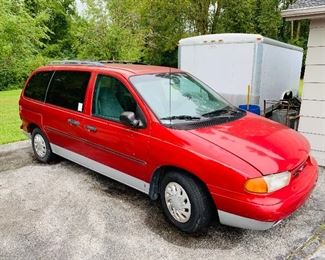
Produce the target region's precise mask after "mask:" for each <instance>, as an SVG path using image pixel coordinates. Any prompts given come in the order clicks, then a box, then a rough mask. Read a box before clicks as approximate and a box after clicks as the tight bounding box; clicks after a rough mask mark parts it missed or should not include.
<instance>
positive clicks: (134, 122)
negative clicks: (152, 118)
mask: <svg viewBox="0 0 325 260" xmlns="http://www.w3.org/2000/svg"><path fill="white" fill-rule="evenodd" d="M120 121H121V123H122V124H123V125H127V126H131V127H139V126H140V124H141V121H140V120H138V119H136V118H135V114H134V112H130V111H125V112H122V113H121V115H120Z"/></svg>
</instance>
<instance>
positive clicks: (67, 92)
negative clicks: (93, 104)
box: [46, 71, 90, 112]
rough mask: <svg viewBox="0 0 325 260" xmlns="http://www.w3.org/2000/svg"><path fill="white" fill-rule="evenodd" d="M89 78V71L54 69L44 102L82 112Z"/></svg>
mask: <svg viewBox="0 0 325 260" xmlns="http://www.w3.org/2000/svg"><path fill="white" fill-rule="evenodd" d="M89 78H90V72H80V71H56V72H55V73H54V76H53V79H52V81H51V84H50V87H49V90H48V93H47V97H46V102H47V103H50V104H53V105H57V106H60V107H64V108H68V109H71V110H75V111H79V112H82V111H83V104H84V99H85V95H86V90H87V86H88V82H89Z"/></svg>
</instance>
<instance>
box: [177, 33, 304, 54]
mask: <svg viewBox="0 0 325 260" xmlns="http://www.w3.org/2000/svg"><path fill="white" fill-rule="evenodd" d="M260 42H264V43H267V44H271V45H275V46H279V47H283V48H287V49H294V50H298V51H303V49H302V48H300V47H297V46H294V45H290V44H287V43H283V42H280V41H276V40H273V39H270V38H267V37H264V36H262V35H260V34H247V33H221V34H207V35H200V36H194V37H189V38H184V39H181V40H180V41H179V45H180V46H184V45H204V44H223V43H260Z"/></svg>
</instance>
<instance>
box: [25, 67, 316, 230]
mask: <svg viewBox="0 0 325 260" xmlns="http://www.w3.org/2000/svg"><path fill="white" fill-rule="evenodd" d="M19 111H20V117H21V120H22V126H21V128H22V129H23V130H24V131H26V132H27V133H29V134H30V136H31V140H32V147H33V150H34V153H35V156H36V157H37V159H38V160H39V161H41V162H48V161H50V160H51V159H52V158H53V156H54V155H59V156H62V157H64V158H66V159H68V160H71V161H73V162H75V163H78V164H80V165H83V166H85V167H87V168H89V169H91V170H94V171H96V172H98V173H101V174H103V175H105V176H107V177H110V178H112V179H115V180H117V181H120V182H122V183H124V184H126V185H128V186H130V187H132V188H135V189H137V190H139V191H141V192H144V193H146V194H148V195H149V197H150V199H153V200H156V199H160V201H161V205H162V209H163V212H164V214H165V215H166V217H167V219H168V220H169V221H170V222H171V223H172V224H174V225H175V226H176V227H178V228H179V229H181V230H182V231H185V232H188V233H193V232H199V231H203V230H206V229H207V227H208V226H209V224H210V222H211V220H212V218H213V217H214V216H217V217H218V219H219V221H220V223H222V224H225V225H230V226H234V227H240V228H247V229H255V230H265V229H268V228H271V227H273V226H275V225H276V224H277V223H279V222H280V221H281V220H283V219H284V218H286V217H288V216H289V215H290V214H291V213H293V212H294V211H295V210H296V209H298V208H299V207H300V206H301V205H302V204H303V203H304V202H305V201H306V200H307V198H308V197H309V195H310V194H311V192H312V190H313V188H314V187H315V184H316V181H317V176H318V167H317V163H316V161H315V160H314V158H313V157H312V156H311V155H310V146H309V144H308V141H307V140H306V139H305V138H304V137H303V136H302V135H300V134H299V133H297V132H295V131H294V130H292V129H289V128H287V127H285V126H283V125H280V124H278V123H275V122H273V121H270V120H268V119H265V118H263V117H261V116H257V115H254V114H251V113H249V112H245V111H243V110H240V109H238V108H236V107H234V106H233V105H231V104H229V103H228V102H227V101H226V100H224V99H223V98H222V97H221V96H220V95H218V94H217V93H216V92H215V91H214V90H213V89H211V88H209V87H208V86H207V85H205V84H204V83H202V82H201V81H199V80H198V79H196V78H194V77H193V76H191V75H189V74H187V73H186V72H183V71H181V70H178V69H172V68H166V67H158V66H145V65H134V64H104V63H100V62H79V61H64V62H60V63H56V64H52V65H48V66H44V67H41V68H39V69H37V70H36V71H34V72H33V73H32V75H31V76H30V78H29V79H28V80H27V83H26V86H25V88H24V90H23V91H22V94H21V97H20V101H19Z"/></svg>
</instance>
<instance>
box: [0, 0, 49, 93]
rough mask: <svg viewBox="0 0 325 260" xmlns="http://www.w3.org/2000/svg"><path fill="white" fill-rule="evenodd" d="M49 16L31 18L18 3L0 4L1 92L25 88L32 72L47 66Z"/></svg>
mask: <svg viewBox="0 0 325 260" xmlns="http://www.w3.org/2000/svg"><path fill="white" fill-rule="evenodd" d="M46 19H47V16H46V14H44V13H42V12H40V13H39V14H38V15H37V16H35V17H32V16H30V15H29V14H28V13H27V12H26V10H25V9H24V6H23V3H22V2H21V1H19V0H11V1H10V0H2V1H0V81H1V85H0V90H2V89H8V88H12V87H17V86H18V85H19V86H22V84H23V81H24V79H25V78H26V77H27V76H28V74H29V73H30V71H31V70H32V69H34V68H35V67H36V66H39V65H40V64H42V63H43V62H44V58H43V57H42V56H41V55H40V52H41V49H42V48H44V47H45V44H44V43H43V41H44V40H46V39H48V36H47V33H48V29H47V28H46V26H44V21H46Z"/></svg>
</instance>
